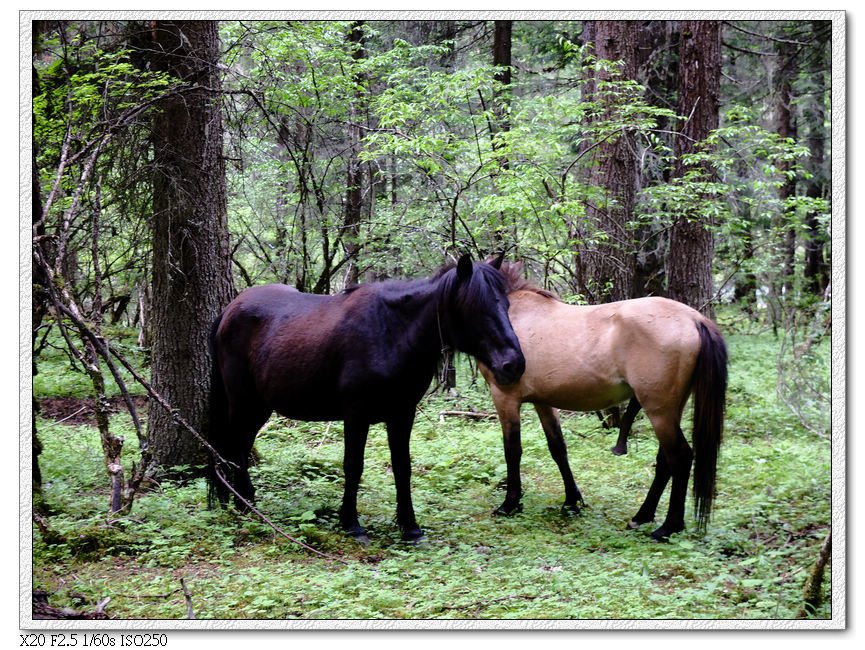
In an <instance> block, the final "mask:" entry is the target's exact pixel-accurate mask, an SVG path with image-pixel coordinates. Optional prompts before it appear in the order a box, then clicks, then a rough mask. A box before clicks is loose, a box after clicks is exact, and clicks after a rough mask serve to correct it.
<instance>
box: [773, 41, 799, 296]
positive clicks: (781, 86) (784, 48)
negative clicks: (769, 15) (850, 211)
mask: <svg viewBox="0 0 865 650" xmlns="http://www.w3.org/2000/svg"><path fill="white" fill-rule="evenodd" d="M776 51H777V53H778V57H777V59H776V67H775V73H774V76H773V81H774V85H775V88H774V92H775V129H776V131H777V132H778V135H779V136H781V137H782V138H784V139H787V138H790V139H792V140H795V139H796V122H795V118H794V115H793V110H792V108H793V101H792V100H793V97H792V90H791V78H792V76H793V59H794V57H795V56H796V50H795V49H794V47H793V45H792V44H791V43H788V42H786V41H782V42H779V43H776ZM789 167H790V165H789V164H788V163H782V164H781V165H779V169H780V170H781V171H787V170H788V169H789ZM795 194H796V180H795V179H791V178H787V179H786V180H785V181H784V184H783V185H781V187H780V188H779V189H778V200H779V201H780V202H781V212H780V213H779V214H778V218H777V227H778V231H779V232H783V233H784V237H783V240H782V242H781V255H780V257H781V269H782V276H781V278H780V280H781V282H780V283H779V284H780V286H783V293H784V294H785V295H786V296H790V293H791V291H792V290H793V274H794V273H795V263H796V228H795V227H793V226H792V225H790V219H789V218H788V214H787V211H786V209H785V207H784V203H785V202H786V201H787V200H788V199H789V198H790V197H791V196H794V195H795Z"/></svg>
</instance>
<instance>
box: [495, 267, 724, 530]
mask: <svg viewBox="0 0 865 650" xmlns="http://www.w3.org/2000/svg"><path fill="white" fill-rule="evenodd" d="M521 267H522V264H521V263H516V264H508V263H505V264H504V265H503V266H502V273H503V275H504V276H505V278H506V280H507V283H508V284H507V290H508V298H509V301H510V308H509V312H508V313H509V316H510V320H511V324H512V326H513V328H514V331H515V332H516V334H517V337H518V338H519V340H520V346H521V348H522V351H523V354H524V355H525V360H526V369H525V372H524V373H523V375H522V377H521V378H520V380H519V381H518V382H515V383H514V382H512V383H510V384H502V383H501V382H500V381H498V379H497V378H496V373H495V372H494V371H493V370H492V369H491V368H489V367H488V366H486V365H485V364H484V363H483V361H481V363H480V364H479V366H480V370H481V372H482V373H483V375H484V378H485V379H486V381H487V383H488V384H489V386H490V390H491V392H492V397H493V401H494V403H495V407H496V412H497V414H498V417H499V421H500V423H501V426H502V433H503V437H504V449H505V460H506V463H507V491H506V496H505V500H504V503H502V505H501V506H499V508H497V510H496V513H498V514H511V513H513V512H516V511H519V510H520V509H521V506H520V498H521V496H522V487H521V483H520V456H521V454H522V448H521V444H520V406H521V405H522V404H523V403H524V402H530V403H532V404H533V405H534V407H535V410H536V411H537V414H538V417H539V418H540V421H541V426H542V427H543V430H544V434H545V435H546V438H547V444H548V447H549V450H550V454H551V455H552V457H553V460H555V462H556V464H557V465H558V468H559V471H560V472H561V475H562V480H563V481H564V485H565V505H564V506H563V508H565V509H569V510H572V511H576V512H578V511H579V506H580V505H584V503H583V497H582V495H581V494H580V491H579V489H578V488H577V485H576V483H575V482H574V478H573V475H572V473H571V469H570V466H569V464H568V453H567V448H566V445H565V441H564V438H563V436H562V429H561V425H560V421H559V415H558V411H557V409H566V410H570V411H599V410H602V409H605V408H608V407H611V406H614V405H617V404H620V403H622V402H624V401H625V400H629V399H630V400H631V407H630V408H629V411H631V412H632V413H631V414H630V421H632V420H633V416H634V415H636V411H637V410H639V407H640V406H642V408H643V409H644V411H645V413H646V415H647V416H648V418H649V421H650V422H651V424H652V428H653V429H654V431H655V435H656V436H657V438H658V445H659V448H658V454H657V458H656V464H655V477H654V480H653V481H652V485H651V487H650V488H649V492H648V495H647V496H646V499H645V501H644V502H643V505H642V507H641V508H640V509H639V511H638V512H637V514H636V515H634V517H633V518H632V519H631V520H630V522H629V524H628V525H629V527H631V528H637V527H638V526H640V525H642V524H645V523H648V522H650V521H653V520H654V517H655V510H656V509H657V506H658V502H659V501H660V499H661V496H662V494H663V492H664V490H665V488H666V485H667V483H668V482H669V480H670V478H672V488H671V493H670V503H669V509H668V511H667V516H666V519H665V520H664V522H663V524H661V526H660V527H659V528H657V529H656V530H655V531H654V532H653V533H652V537H654V538H655V539H665V538H668V537H669V536H670V535H671V534H673V533H677V532H680V531H682V530H684V528H685V516H684V515H685V497H686V494H687V489H688V480H689V477H690V473H691V464H692V460H693V462H694V481H693V487H694V497H695V507H696V513H695V514H696V517H697V521H698V527H699V529H700V530H705V527H706V524H707V522H708V519H709V515H710V512H711V508H712V501H713V498H714V493H715V479H716V466H717V460H718V452H719V448H720V444H721V436H722V431H723V422H724V404H725V394H726V388H727V349H726V345H725V343H724V340H723V338H722V337H721V334H720V332H719V331H718V328H717V326H716V325H715V324H714V323H713V322H712V321H711V320H709V319H708V318H706V317H704V316H703V315H702V314H700V313H699V312H698V311H696V310H694V309H691V308H690V307H688V306H686V305H683V304H682V303H679V302H675V301H673V300H668V299H666V298H659V297H649V298H638V299H634V300H624V301H620V302H613V303H607V304H602V305H595V306H574V305H568V304H565V303H564V302H562V301H561V300H559V299H558V298H557V297H556V296H555V295H553V294H552V293H550V292H548V291H544V290H542V289H539V288H537V287H535V286H534V285H532V284H531V283H530V282H528V281H527V280H525V279H523V278H522V277H521V275H520V269H521ZM691 394H693V396H694V401H693V411H694V427H693V443H694V448H693V450H692V448H691V446H690V445H689V444H688V441H687V440H686V439H685V436H684V435H683V433H682V429H681V427H680V421H681V418H682V412H683V410H684V408H685V404H686V402H687V401H688V398H689V396H690V395H691ZM630 421H628V422H627V428H630ZM626 435H627V434H626Z"/></svg>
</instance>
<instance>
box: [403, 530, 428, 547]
mask: <svg viewBox="0 0 865 650" xmlns="http://www.w3.org/2000/svg"><path fill="white" fill-rule="evenodd" d="M424 538H425V537H424V532H423V531H422V530H421V529H420V528H409V529H408V530H404V531H403V532H402V540H403V541H404V542H412V543H413V544H418V543H420V542H421V541H422V540H423V539H424Z"/></svg>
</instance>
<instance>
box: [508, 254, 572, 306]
mask: <svg viewBox="0 0 865 650" xmlns="http://www.w3.org/2000/svg"><path fill="white" fill-rule="evenodd" d="M522 270H523V263H522V262H502V266H501V272H502V275H503V276H505V286H506V288H507V292H508V293H513V292H515V291H531V292H533V293H536V294H538V295H539V296H543V297H544V298H550V299H552V300H561V298H559V297H558V296H557V295H556V294H554V293H553V292H552V291H547V290H546V289H541V288H540V287H539V286H538V285H536V284H534V283H533V282H530V281H529V280H527V279H526V278H524V277H523V275H522Z"/></svg>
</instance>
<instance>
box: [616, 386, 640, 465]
mask: <svg viewBox="0 0 865 650" xmlns="http://www.w3.org/2000/svg"><path fill="white" fill-rule="evenodd" d="M640 408H641V407H640V402H639V401H638V400H637V398H636V397H632V398H631V401H630V402H628V408H627V409H626V410H625V414H624V415H623V416H622V421H621V422H620V423H619V437H618V439H617V440H616V445H615V446H614V447H613V449H612V452H613V453H614V454H615V455H616V456H624V455H625V454H627V453H628V436H629V435H630V434H631V426H632V425H633V424H634V419H635V418H636V417H637V413H639V412H640Z"/></svg>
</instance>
